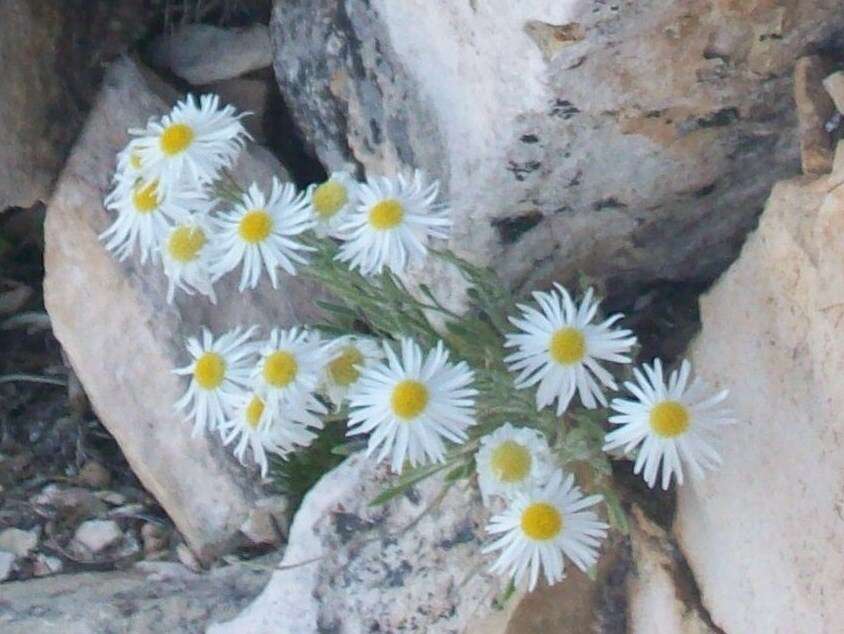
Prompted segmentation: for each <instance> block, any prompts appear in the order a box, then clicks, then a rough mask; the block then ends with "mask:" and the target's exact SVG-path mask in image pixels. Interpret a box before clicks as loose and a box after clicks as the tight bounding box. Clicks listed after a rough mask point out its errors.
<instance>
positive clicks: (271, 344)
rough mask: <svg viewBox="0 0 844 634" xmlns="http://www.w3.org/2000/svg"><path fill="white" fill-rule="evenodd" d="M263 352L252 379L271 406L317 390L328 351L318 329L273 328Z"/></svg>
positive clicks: (297, 399) (292, 401) (302, 396)
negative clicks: (312, 331)
mask: <svg viewBox="0 0 844 634" xmlns="http://www.w3.org/2000/svg"><path fill="white" fill-rule="evenodd" d="M260 354H261V358H260V360H259V361H258V364H257V365H256V366H255V368H254V371H253V383H254V385H255V386H256V391H257V392H258V393H259V394H260V395H261V396H262V397H264V398H265V400H267V401H268V402H269V403H270V405H271V406H273V407H275V406H276V405H277V404H278V405H280V404H282V403H283V402H287V403H295V402H299V401H301V400H302V399H303V398H304V397H305V395H307V394H312V393H313V392H315V391H316V388H317V385H318V384H319V377H320V372H322V367H323V365H325V361H326V351H325V348H324V347H323V345H322V342H321V341H320V339H319V336H318V335H316V334H315V333H310V332H308V331H307V330H304V329H302V328H290V329H288V330H281V329H278V328H274V329H273V331H272V332H271V333H270V336H269V339H267V340H266V341H264V342H262V343H261V345H260Z"/></svg>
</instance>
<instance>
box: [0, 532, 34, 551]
mask: <svg viewBox="0 0 844 634" xmlns="http://www.w3.org/2000/svg"><path fill="white" fill-rule="evenodd" d="M40 532H41V530H40V529H38V528H35V529H32V530H31V531H25V530H21V529H20V528H7V529H6V530H4V531H2V532H0V550H5V551H6V552H9V553H12V554H13V555H15V556H16V557H26V556H27V555H28V554H29V553H31V552H32V551H33V550H35V547H36V546H37V545H38V535H39V533H40Z"/></svg>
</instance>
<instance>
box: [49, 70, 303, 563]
mask: <svg viewBox="0 0 844 634" xmlns="http://www.w3.org/2000/svg"><path fill="white" fill-rule="evenodd" d="M154 86H157V84H156V83H155V82H154V80H153V79H150V78H149V77H148V76H147V75H145V74H144V73H143V72H142V70H141V69H140V68H139V67H138V66H137V65H136V64H134V63H133V62H131V61H129V60H124V61H121V62H119V63H116V64H115V65H114V66H112V67H111V68H110V69H109V71H108V72H107V75H106V78H105V81H104V87H103V91H102V94H101V95H100V97H99V100H98V102H97V105H96V106H95V108H94V110H93V112H92V114H91V117H90V119H89V121H88V124H87V126H86V128H85V130H84V132H83V134H82V136H81V137H80V139H79V141H78V142H77V145H76V147H75V148H74V150H73V153H72V155H71V157H70V159H69V161H68V164H67V166H66V168H65V170H64V173H63V174H62V177H61V179H60V181H59V184H58V186H57V190H56V193H55V195H54V197H53V199H52V201H51V203H50V205H49V209H48V211H47V220H46V226H45V241H46V252H45V266H46V271H47V273H46V279H45V282H44V294H45V303H46V306H47V310H48V311H49V313H50V317H51V320H52V325H53V330H54V332H55V335H56V337H57V338H58V340H59V341H60V342H61V344H62V346H63V347H64V350H65V352H66V353H67V356H68V359H69V360H70V363H71V365H72V366H73V368H74V371H75V372H76V374H77V375H78V377H79V379H80V381H81V382H82V384H83V385H84V386H85V390H86V392H87V393H88V395H89V397H90V399H91V404H92V406H93V408H94V410H95V411H96V413H97V415H98V416H99V418H100V420H101V421H102V422H103V424H104V425H105V426H106V427H107V428H108V429H109V431H110V432H111V433H112V434H113V435H114V437H115V438H116V440H117V442H118V443H119V444H120V446H121V448H122V450H123V453H124V454H125V455H126V458H127V459H128V461H129V463H130V465H131V467H132V469H133V470H134V472H135V473H136V474H137V475H138V477H139V479H140V480H141V482H142V483H143V484H144V486H145V487H146V488H147V489H148V490H149V491H150V492H151V493H152V494H153V495H154V496H155V497H156V498H157V499H158V501H159V502H160V503H161V505H162V506H163V507H164V509H165V510H166V511H167V513H168V514H169V516H170V517H171V518H172V519H173V521H174V522H175V524H176V526H177V528H178V529H179V531H180V532H181V533H182V535H184V537H185V539H186V540H187V542H188V544H189V545H190V547H191V548H192V549H193V550H194V552H195V553H196V554H197V555H198V556H199V557H200V559H202V560H204V561H208V560H210V559H212V558H213V557H214V556H216V555H217V554H219V553H221V552H223V551H225V550H227V549H228V548H229V547H230V546H231V545H233V544H234V543H236V542H237V541H238V539H239V538H238V536H237V532H238V528H239V527H240V525H241V524H242V523H243V522H244V520H245V519H246V517H247V515H248V513H249V511H250V510H251V505H252V501H253V500H254V499H256V498H257V497H258V492H257V491H256V485H255V484H254V482H255V480H254V479H253V478H252V477H251V476H250V475H249V474H248V473H247V472H246V470H244V469H243V468H242V467H241V466H240V465H238V464H237V463H236V461H235V460H234V459H233V458H232V457H231V455H230V452H229V451H227V450H226V449H225V448H224V447H222V445H221V442H220V440H219V437H217V436H212V435H206V436H202V437H200V438H191V429H190V425H189V424H187V423H186V422H185V421H183V420H182V417H181V415H180V414H178V413H177V412H176V411H175V410H174V407H173V404H174V403H175V402H176V400H178V398H179V397H180V396H181V394H182V393H183V392H184V390H185V389H186V385H185V383H184V382H183V381H182V379H180V378H179V377H177V376H176V375H174V374H173V373H172V370H173V368H175V367H179V366H182V365H184V364H185V363H186V362H187V359H186V356H185V355H186V353H185V351H184V339H185V337H187V336H192V335H196V334H197V333H198V332H199V330H200V328H201V327H202V326H207V327H209V328H210V329H211V330H212V331H214V332H216V333H220V332H222V331H224V330H227V329H229V328H232V327H234V326H237V325H240V324H252V323H256V324H259V325H262V326H267V325H269V324H272V325H274V326H284V325H290V324H292V323H294V322H297V321H299V320H305V321H312V320H313V317H314V315H315V313H314V310H315V308H314V304H313V299H314V295H315V293H314V291H313V288H312V287H311V286H309V285H308V284H306V283H305V282H304V281H302V280H301V278H293V279H290V278H287V277H282V288H280V289H279V290H277V291H276V290H273V289H272V288H271V287H270V285H269V282H268V281H266V283H264V284H263V285H261V286H259V288H258V289H256V290H255V291H254V292H251V293H245V294H240V293H238V292H237V272H235V273H234V274H232V275H230V276H228V277H226V278H224V279H223V280H222V281H221V282H220V283H219V284H218V285H217V294H218V304H217V306H216V307H215V306H213V305H212V304H210V303H209V302H208V301H207V300H205V299H204V298H202V297H199V296H194V297H188V296H185V295H183V294H180V295H179V296H177V299H176V301H175V303H174V304H172V305H168V304H167V302H166V280H165V277H164V274H163V271H162V270H161V269H160V267H157V266H155V265H148V266H145V267H142V266H141V265H140V264H139V262H137V261H136V260H134V259H132V258H130V259H129V260H127V261H126V262H123V263H120V262H118V261H117V260H115V258H114V257H112V255H111V254H110V253H108V252H107V251H106V250H105V249H104V248H103V246H102V244H101V243H100V241H99V240H98V238H97V236H98V235H99V234H100V233H101V232H102V231H103V230H104V229H105V228H106V227H107V226H108V224H109V223H110V222H111V217H110V215H109V214H108V213H107V212H106V210H105V209H104V208H103V206H102V199H103V196H104V195H105V193H106V191H107V189H108V186H109V179H110V176H111V173H112V171H113V169H114V164H115V158H114V157H115V153H116V152H117V151H118V150H120V149H121V148H122V147H123V146H124V145H125V143H126V142H127V141H128V136H127V133H126V129H127V128H128V127H137V126H139V125H141V124H143V123H145V122H146V120H147V118H148V117H149V116H151V115H154V114H160V113H162V112H165V111H166V110H168V109H169V106H170V105H171V102H172V101H173V99H174V98H175V96H174V95H172V94H169V93H168V94H167V96H166V98H165V100H166V102H167V103H165V100H162V99H161V98H160V97H158V96H156V94H155V93H154V92H153V87H154ZM234 172H235V177H236V178H238V179H240V180H241V183H242V184H243V185H246V184H248V180H247V176H248V177H249V178H250V179H252V178H254V179H256V180H257V181H258V182H259V183H261V184H264V185H265V184H266V182H267V181H268V180H269V178H270V176H271V175H272V174H273V173H276V174H279V175H281V176H282V177H283V170H282V169H281V166H280V165H278V163H277V162H275V161H274V159H273V158H272V156H271V155H270V154H269V153H268V152H267V151H266V150H264V149H263V148H259V147H255V148H254V149H253V150H252V151H250V152H249V153H244V154H243V155H242V156H241V160H240V162H239V163H238V165H237V166H236V169H235V170H234Z"/></svg>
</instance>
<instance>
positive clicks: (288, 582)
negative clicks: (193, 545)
mask: <svg viewBox="0 0 844 634" xmlns="http://www.w3.org/2000/svg"><path fill="white" fill-rule="evenodd" d="M394 482H395V476H392V475H390V474H388V473H387V471H386V469H385V468H384V467H383V466H376V465H374V464H373V462H372V460H371V459H367V458H365V457H364V456H363V455H361V454H357V455H354V456H352V457H350V458H349V459H347V460H346V461H345V462H344V463H343V464H341V465H340V466H339V467H337V468H336V469H334V470H333V471H331V472H329V473H328V474H327V475H325V476H324V477H323V478H322V479H321V480H320V481H319V482H318V483H317V485H316V486H315V487H314V488H313V489H312V490H311V491H310V492H309V493H308V495H307V496H306V497H305V499H304V501H303V502H302V505H301V507H300V508H299V511H298V512H297V514H296V516H295V518H294V520H293V525H292V526H291V529H290V536H289V540H288V546H287V550H286V551H285V554H284V559H283V560H282V562H281V564H280V566H279V568H278V570H277V571H276V572H275V573H274V574H273V577H272V579H271V581H270V583H269V584H268V585H267V587H266V588H265V589H264V591H263V592H262V593H261V595H260V596H259V597H258V598H257V599H256V600H255V601H254V602H253V603H252V604H251V605H250V606H249V607H248V608H247V609H246V610H244V612H243V613H242V614H241V615H240V616H238V617H237V618H236V619H234V620H232V621H230V622H228V623H223V624H219V625H215V626H213V627H211V628H210V629H209V630H208V632H209V634H235V633H238V634H239V633H241V632H249V633H250V634H262V633H264V632H266V633H270V632H272V633H273V634H294V633H295V634H300V633H303V632H320V631H332V632H336V633H337V634H351V633H358V632H373V631H379V632H430V633H432V634H436V633H441V632H442V633H444V632H464V631H465V632H469V633H478V634H480V633H484V634H490V633H494V634H497V633H499V632H504V631H505V629H506V630H507V631H508V632H514V633H518V632H534V631H537V632H538V631H546V629H547V628H548V627H552V626H553V625H554V623H558V622H559V621H560V619H563V618H565V619H566V620H567V621H568V622H570V623H573V624H574V623H576V624H577V626H576V627H575V626H573V629H572V630H571V631H583V632H586V631H592V630H593V629H594V628H595V627H596V622H597V620H598V619H599V618H600V616H599V610H598V606H599V604H600V602H601V597H602V596H603V594H604V588H605V586H604V583H605V582H606V579H607V577H608V571H609V569H610V568H611V567H612V563H613V561H614V553H615V552H616V551H615V550H614V547H611V548H608V549H607V550H608V551H609V552H608V553H607V555H606V556H605V558H604V559H603V560H602V564H601V567H600V568H599V571H598V582H597V583H595V582H592V581H590V580H589V579H588V578H587V577H586V576H585V575H582V574H580V573H579V572H578V571H576V570H572V571H571V572H569V573H568V575H569V576H568V578H567V579H566V580H565V581H564V582H563V583H560V584H557V585H555V586H553V587H551V588H546V587H540V589H537V590H536V591H535V592H534V593H532V594H530V595H528V597H526V598H525V602H527V603H528V605H526V604H525V602H522V603H520V601H519V598H518V597H514V598H513V599H512V600H511V601H509V602H508V603H507V604H506V609H503V610H501V609H496V608H494V607H493V602H494V600H495V598H496V596H497V595H498V593H499V592H500V591H501V590H503V588H504V587H506V585H507V581H506V580H502V579H500V578H498V577H496V576H493V575H491V574H489V573H488V572H487V568H488V566H489V564H490V561H489V560H488V558H486V557H484V556H483V555H482V554H481V552H480V549H481V547H482V545H483V544H484V542H485V540H486V536H485V533H484V526H485V522H486V520H487V512H486V510H485V509H484V507H483V506H482V505H481V501H480V496H479V494H478V492H477V488H476V487H475V486H472V485H468V486H467V485H466V483H458V484H456V485H455V486H453V487H451V488H449V489H448V490H447V491H443V480H442V478H441V477H436V476H435V477H432V478H429V479H427V480H425V481H423V482H421V483H420V484H418V485H416V486H414V487H413V488H411V489H410V490H408V491H407V492H406V494H404V495H401V496H398V497H397V498H394V499H393V500H392V501H390V502H388V503H387V504H385V505H383V506H377V507H373V506H370V502H371V501H372V500H373V499H374V498H375V497H376V496H377V495H378V494H379V493H380V492H381V491H383V490H384V489H385V488H386V487H388V486H390V485H391V484H393V483H394ZM440 493H443V497H442V499H441V500H440V501H439V503H437V504H434V503H433V502H434V501H435V499H436V498H437V496H438V494H440ZM530 624H533V625H530ZM508 627H510V628H512V629H507V628H508ZM578 628H579V629H578Z"/></svg>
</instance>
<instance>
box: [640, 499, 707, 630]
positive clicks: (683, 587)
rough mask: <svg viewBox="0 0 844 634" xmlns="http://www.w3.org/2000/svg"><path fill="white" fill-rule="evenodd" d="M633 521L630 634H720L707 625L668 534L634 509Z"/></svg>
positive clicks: (705, 617)
mask: <svg viewBox="0 0 844 634" xmlns="http://www.w3.org/2000/svg"><path fill="white" fill-rule="evenodd" d="M630 519H631V529H630V541H631V544H632V559H633V567H634V569H633V571H632V572H631V573H630V575H629V576H628V579H627V584H628V605H627V610H628V618H629V622H628V624H629V628H628V632H630V634H720V633H719V632H718V630H717V629H715V628H714V627H713V626H711V625H710V624H709V623H707V617H708V615H706V614H705V612H704V610H703V608H702V607H701V606H700V605H698V604H696V602H695V598H696V597H695V596H694V593H693V592H692V591H690V587H691V586H692V584H693V581H692V580H691V579H685V578H684V570H683V567H682V565H681V564H680V563H679V562H678V561H677V559H678V556H677V553H676V552H675V550H676V549H675V547H674V545H673V544H672V543H671V542H670V540H669V539H668V536H667V535H666V534H665V531H664V530H662V529H661V528H660V527H659V526H656V525H655V524H654V523H653V522H651V521H650V520H648V518H647V517H645V515H644V514H643V513H642V512H641V510H640V509H638V508H637V507H634V511H633V516H632V517H631V518H630Z"/></svg>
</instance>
